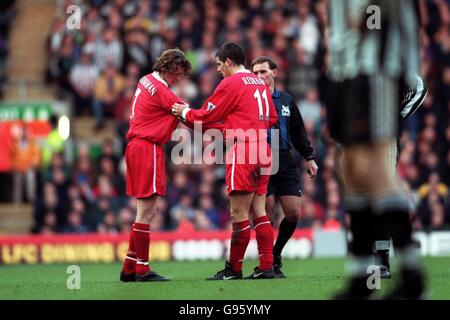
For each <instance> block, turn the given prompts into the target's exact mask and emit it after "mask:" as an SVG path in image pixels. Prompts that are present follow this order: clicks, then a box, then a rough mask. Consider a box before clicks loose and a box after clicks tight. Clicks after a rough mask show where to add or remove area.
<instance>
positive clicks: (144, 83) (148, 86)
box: [139, 77, 158, 96]
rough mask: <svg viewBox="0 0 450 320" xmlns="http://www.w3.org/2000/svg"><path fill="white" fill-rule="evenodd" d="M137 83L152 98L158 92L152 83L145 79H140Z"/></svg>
mask: <svg viewBox="0 0 450 320" xmlns="http://www.w3.org/2000/svg"><path fill="white" fill-rule="evenodd" d="M139 83H140V84H142V86H143V87H144V88H145V90H147V91H148V93H149V94H150V95H152V96H153V95H155V93H156V91H158V90H157V89H156V87H155V85H154V84H153V82H151V81H150V80H148V79H147V78H146V77H142V78H141V80H139Z"/></svg>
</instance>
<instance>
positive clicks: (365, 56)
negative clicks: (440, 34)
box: [329, 0, 419, 83]
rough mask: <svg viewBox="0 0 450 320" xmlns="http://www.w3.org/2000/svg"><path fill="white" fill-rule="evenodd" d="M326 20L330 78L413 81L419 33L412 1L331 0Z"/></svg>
mask: <svg viewBox="0 0 450 320" xmlns="http://www.w3.org/2000/svg"><path fill="white" fill-rule="evenodd" d="M377 12H378V13H379V14H378V16H377ZM329 17H330V19H329V21H330V25H329V35H330V41H329V50H330V67H329V76H330V79H332V80H334V81H343V80H348V79H354V78H356V77H358V76H360V75H367V76H373V75H380V74H381V75H383V77H389V78H391V79H398V78H400V77H402V76H404V77H405V81H407V82H410V83H413V82H414V81H415V75H416V74H418V73H419V44H418V43H419V33H418V14H417V10H416V6H415V3H414V0H372V1H370V0H330V4H329ZM377 19H378V22H379V24H377V23H376V22H377ZM374 22H375V24H372V23H374ZM377 27H379V28H377Z"/></svg>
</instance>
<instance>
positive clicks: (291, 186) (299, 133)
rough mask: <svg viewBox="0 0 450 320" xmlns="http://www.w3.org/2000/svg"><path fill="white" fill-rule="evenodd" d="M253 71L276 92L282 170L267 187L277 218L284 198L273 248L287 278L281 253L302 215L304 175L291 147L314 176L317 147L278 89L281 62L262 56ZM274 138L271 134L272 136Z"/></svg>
mask: <svg viewBox="0 0 450 320" xmlns="http://www.w3.org/2000/svg"><path fill="white" fill-rule="evenodd" d="M252 71H253V72H254V73H255V74H256V75H257V76H258V77H259V78H260V79H263V80H264V81H265V83H266V84H267V86H268V87H269V88H270V91H271V93H272V99H273V102H274V104H275V107H276V109H277V113H278V117H279V120H278V122H277V123H276V125H275V126H274V127H273V128H272V130H274V129H276V130H279V170H278V172H277V173H276V174H274V175H272V176H271V177H270V181H269V186H268V190H267V200H266V213H267V215H268V216H269V218H270V219H271V220H272V221H273V211H274V208H275V196H276V197H277V198H278V199H279V200H280V203H281V207H282V208H283V212H284V218H283V220H282V221H281V224H280V227H279V231H278V237H277V240H276V242H275V245H274V247H273V267H274V273H275V277H276V278H285V275H284V274H283V272H282V271H281V267H282V263H281V252H282V251H283V248H284V246H285V245H286V243H287V242H288V240H289V239H290V238H291V236H292V234H293V233H294V231H295V229H296V227H297V222H298V219H299V218H300V205H301V203H300V195H301V190H300V175H299V172H298V169H297V164H296V163H295V161H294V159H293V158H292V155H291V153H290V150H291V148H292V146H294V148H295V149H296V150H297V151H298V152H299V153H300V154H301V155H302V157H303V158H305V160H306V161H307V172H308V174H309V177H310V178H313V177H314V176H316V174H317V169H318V167H317V164H316V162H315V159H314V149H313V148H312V146H311V143H310V142H309V140H308V137H307V134H306V130H305V125H304V124H303V119H302V116H301V115H300V112H299V110H298V108H297V105H296V104H295V102H294V101H293V100H292V97H291V96H290V95H289V94H287V93H285V92H281V91H279V90H277V89H276V88H275V78H276V76H277V64H276V63H275V61H274V60H273V59H272V58H270V57H265V56H261V57H258V58H256V59H255V60H253V62H252ZM269 141H270V137H269Z"/></svg>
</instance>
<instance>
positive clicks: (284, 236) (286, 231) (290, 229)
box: [273, 218, 297, 256]
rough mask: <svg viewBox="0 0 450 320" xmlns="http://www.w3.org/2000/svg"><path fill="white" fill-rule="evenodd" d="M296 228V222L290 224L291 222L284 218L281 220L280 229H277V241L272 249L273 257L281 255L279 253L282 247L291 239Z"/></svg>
mask: <svg viewBox="0 0 450 320" xmlns="http://www.w3.org/2000/svg"><path fill="white" fill-rule="evenodd" d="M296 228H297V222H291V221H289V220H287V219H286V218H283V220H282V221H281V223H280V227H279V229H278V237H277V241H276V242H275V245H274V247H273V255H274V256H279V255H281V252H282V251H283V248H284V246H285V245H286V243H287V242H288V241H289V239H290V238H291V237H292V234H293V233H294V231H295V229H296Z"/></svg>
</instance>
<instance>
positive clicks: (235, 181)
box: [225, 144, 271, 195]
mask: <svg viewBox="0 0 450 320" xmlns="http://www.w3.org/2000/svg"><path fill="white" fill-rule="evenodd" d="M263 148H266V146H265V145H263ZM244 149H245V151H246V152H245V154H244V155H243V156H239V154H240V153H241V155H242V152H243V150H244ZM251 149H252V148H249V146H248V144H245V147H244V144H240V145H239V144H237V145H236V144H235V145H234V147H233V148H232V149H231V150H230V151H229V152H228V154H227V162H226V163H227V164H226V166H225V168H226V186H227V191H228V194H230V193H231V192H232V191H247V192H254V193H256V194H259V195H262V194H266V193H267V185H268V184H269V180H270V168H271V159H270V157H271V151H270V146H269V145H267V149H265V152H266V158H265V159H261V158H260V156H255V154H258V152H257V151H255V150H256V149H255V150H251ZM267 157H268V158H267ZM228 159H229V160H228Z"/></svg>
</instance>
